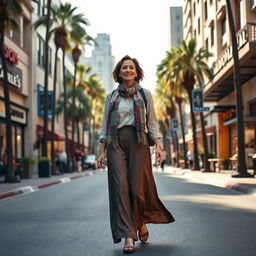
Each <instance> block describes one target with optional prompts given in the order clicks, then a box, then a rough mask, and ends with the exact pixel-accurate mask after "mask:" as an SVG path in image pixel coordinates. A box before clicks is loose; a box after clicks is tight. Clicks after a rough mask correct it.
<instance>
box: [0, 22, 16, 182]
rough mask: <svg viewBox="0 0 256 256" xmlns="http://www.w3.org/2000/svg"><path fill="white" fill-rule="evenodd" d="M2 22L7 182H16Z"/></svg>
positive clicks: (1, 53) (1, 51) (1, 47)
mask: <svg viewBox="0 0 256 256" xmlns="http://www.w3.org/2000/svg"><path fill="white" fill-rule="evenodd" d="M0 22H1V24H0V26H1V35H0V56H1V59H2V66H3V72H4V80H3V86H4V104H5V124H6V129H5V132H6V133H5V136H6V154H7V163H6V176H5V181H6V182H15V180H16V178H15V170H14V167H13V165H12V162H13V148H12V123H11V111H10V95H9V85H8V78H7V62H6V58H5V55H4V51H3V49H4V29H2V26H3V28H4V24H2V23H4V21H2V20H1V21H0Z"/></svg>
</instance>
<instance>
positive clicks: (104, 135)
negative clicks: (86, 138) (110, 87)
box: [99, 93, 111, 142]
mask: <svg viewBox="0 0 256 256" xmlns="http://www.w3.org/2000/svg"><path fill="white" fill-rule="evenodd" d="M110 95H111V93H109V94H108V95H107V97H106V102H105V109H104V115H103V120H102V126H101V132H100V137H99V141H100V142H104V141H107V115H108V111H109V100H110Z"/></svg>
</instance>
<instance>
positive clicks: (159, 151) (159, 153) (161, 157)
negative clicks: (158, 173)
mask: <svg viewBox="0 0 256 256" xmlns="http://www.w3.org/2000/svg"><path fill="white" fill-rule="evenodd" d="M155 143H156V144H155V148H154V149H155V154H156V161H157V166H159V165H160V164H161V163H162V162H163V160H164V155H163V149H162V147H161V144H160V139H158V138H157V139H155Z"/></svg>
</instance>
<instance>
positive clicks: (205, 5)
mask: <svg viewBox="0 0 256 256" xmlns="http://www.w3.org/2000/svg"><path fill="white" fill-rule="evenodd" d="M207 18H208V9H207V1H205V2H204V20H207Z"/></svg>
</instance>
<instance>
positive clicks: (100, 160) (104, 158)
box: [97, 152, 106, 169]
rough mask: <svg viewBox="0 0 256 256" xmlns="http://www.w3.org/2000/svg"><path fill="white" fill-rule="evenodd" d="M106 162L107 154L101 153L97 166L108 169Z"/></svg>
mask: <svg viewBox="0 0 256 256" xmlns="http://www.w3.org/2000/svg"><path fill="white" fill-rule="evenodd" d="M105 160H106V155H105V152H101V153H100V155H99V157H98V160H97V166H98V167H99V168H102V169H105V168H106V166H105V165H104V161H105Z"/></svg>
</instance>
